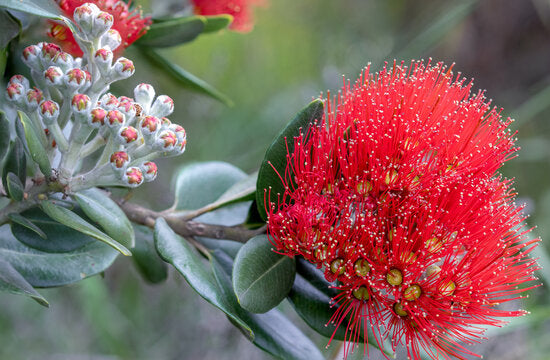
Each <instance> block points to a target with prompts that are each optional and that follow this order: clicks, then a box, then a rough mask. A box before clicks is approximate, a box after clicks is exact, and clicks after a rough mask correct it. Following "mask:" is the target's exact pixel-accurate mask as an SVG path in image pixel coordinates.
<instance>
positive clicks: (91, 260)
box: [0, 225, 118, 287]
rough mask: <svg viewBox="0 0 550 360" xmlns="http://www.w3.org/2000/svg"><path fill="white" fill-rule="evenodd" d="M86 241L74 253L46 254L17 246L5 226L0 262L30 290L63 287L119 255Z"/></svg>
mask: <svg viewBox="0 0 550 360" xmlns="http://www.w3.org/2000/svg"><path fill="white" fill-rule="evenodd" d="M44 230H45V232H46V234H48V235H50V234H49V232H48V231H47V230H46V229H44ZM88 239H89V241H88V242H87V244H86V245H84V246H81V247H80V248H78V249H75V250H73V251H69V252H63V253H49V252H45V251H39V250H36V249H33V248H30V247H28V246H26V245H24V244H23V243H21V242H19V241H18V240H17V239H16V238H15V237H14V236H13V235H12V234H11V232H10V228H9V226H8V225H4V226H2V227H0V258H1V259H3V260H4V261H7V262H9V263H10V264H11V265H12V266H13V267H14V268H15V269H16V270H17V271H18V272H19V273H20V274H21V275H22V276H23V277H24V278H25V279H26V280H27V281H28V282H29V284H31V285H32V286H37V287H50V286H61V285H66V284H70V283H74V282H77V281H80V280H82V279H84V278H86V277H88V276H91V275H95V274H97V273H99V272H102V271H104V270H105V269H106V268H107V267H109V266H110V265H111V264H112V262H113V261H114V259H115V258H116V256H117V254H118V252H117V251H115V250H113V249H112V248H111V247H110V246H107V245H105V244H104V243H102V242H100V241H95V240H93V239H91V238H88ZM48 240H49V241H55V237H52V236H48Z"/></svg>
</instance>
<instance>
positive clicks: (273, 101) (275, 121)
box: [0, 0, 550, 360]
mask: <svg viewBox="0 0 550 360" xmlns="http://www.w3.org/2000/svg"><path fill="white" fill-rule="evenodd" d="M136 3H139V4H142V5H143V7H144V9H145V13H148V12H149V13H150V12H151V11H152V12H153V13H154V14H155V15H156V16H165V15H167V14H168V13H169V12H171V11H173V9H177V8H178V7H181V4H178V3H177V2H176V1H159V0H155V1H152V0H151V1H149V2H140V1H136ZM22 41H23V42H24V41H25V39H22ZM162 53H163V54H165V55H166V56H168V57H169V58H170V59H171V60H172V61H174V62H176V63H178V64H179V65H180V66H182V67H183V68H185V69H186V70H188V71H190V72H192V73H194V74H195V75H197V76H199V77H200V78H202V79H204V80H206V81H208V82H209V83H210V84H212V85H213V86H215V87H216V88H217V89H219V90H220V91H222V92H223V93H225V94H227V95H228V96H229V97H230V98H231V99H232V100H233V101H234V103H235V105H234V106H233V107H227V106H225V105H223V104H221V103H219V102H217V101H215V100H212V99H210V98H207V97H204V96H201V95H197V94H195V93H192V92H190V91H188V90H185V89H182V88H181V87H179V86H178V85H177V84H176V83H175V82H174V81H172V79H171V78H170V77H169V76H166V75H164V73H162V72H160V71H158V69H155V68H154V67H151V66H150V65H149V64H148V63H146V62H145V61H144V59H143V58H140V56H139V54H138V53H137V52H136V51H135V50H131V49H129V50H128V51H127V52H126V54H125V56H127V57H129V58H131V59H133V60H135V64H136V68H137V71H136V75H135V76H134V77H132V78H131V79H129V80H128V81H126V83H125V84H122V85H121V86H119V87H118V90H121V91H124V92H125V93H120V94H118V95H128V94H131V92H130V91H131V89H132V88H133V87H134V86H135V85H136V84H137V83H138V82H149V83H151V84H153V85H154V86H155V88H156V89H157V93H165V94H168V95H170V96H171V97H173V98H174V100H175V103H176V113H175V114H174V115H172V117H171V119H172V121H174V122H177V123H179V124H182V125H183V126H184V127H185V128H186V130H187V134H188V147H187V151H186V153H185V154H184V156H181V157H179V158H177V159H167V160H165V161H162V162H159V168H160V172H159V174H160V175H159V178H158V180H157V181H156V182H154V183H150V184H147V185H144V186H143V187H141V188H140V189H139V191H138V192H137V194H136V199H137V201H139V202H141V203H147V204H148V205H150V206H152V207H154V208H156V209H162V208H166V207H168V206H170V204H171V201H172V200H173V199H172V196H171V194H170V193H171V190H170V186H171V184H170V183H171V181H170V180H171V177H172V174H173V173H174V171H176V169H177V168H178V167H179V166H181V165H183V164H186V163H189V162H192V161H201V160H224V161H228V162H230V163H232V164H234V165H236V166H238V167H240V168H242V169H243V170H245V171H247V172H252V171H255V170H256V169H257V168H258V166H259V163H260V161H261V159H262V157H263V154H264V152H265V150H266V148H267V146H268V145H269V143H270V141H271V139H272V138H273V137H274V136H275V135H276V134H277V133H278V131H279V130H280V129H281V128H282V127H283V126H284V125H285V124H286V122H287V121H289V120H290V119H291V118H292V117H293V115H294V114H295V113H296V112H297V111H298V110H299V109H300V108H302V107H303V106H304V105H305V104H306V103H308V102H309V101H310V100H311V99H312V98H313V97H317V96H318V95H319V94H320V93H321V92H324V93H326V90H331V91H332V92H336V91H337V90H338V88H339V87H340V86H341V84H342V79H343V77H342V76H343V75H345V77H346V78H349V79H352V80H354V79H355V78H356V76H357V75H358V74H359V72H360V71H361V69H362V68H363V67H364V66H365V65H367V64H368V63H369V62H370V63H372V69H374V70H377V69H380V68H381V67H382V66H383V64H384V61H390V62H392V61H393V59H398V60H405V62H408V61H409V60H410V59H428V58H433V59H434V60H433V61H434V62H437V61H444V62H446V63H447V64H451V63H453V62H455V63H456V65H455V68H454V69H455V71H461V72H462V73H463V75H464V76H465V77H467V78H472V77H473V78H475V87H476V88H479V89H486V90H487V97H488V98H491V99H493V103H494V105H495V106H498V107H501V106H502V107H503V108H504V110H503V114H504V115H505V116H512V117H513V118H515V119H517V121H516V122H515V123H514V124H513V129H514V130H518V131H519V135H518V138H519V141H518V144H519V146H521V147H522V150H521V152H520V155H519V157H518V158H516V159H514V160H512V161H510V162H509V163H508V164H506V165H505V167H504V170H503V172H504V174H505V175H506V176H508V177H514V178H515V184H516V189H517V191H518V193H519V198H518V202H519V203H526V204H527V210H526V211H527V212H528V213H529V214H531V215H532V216H531V217H530V218H529V219H528V222H529V225H531V226H534V225H535V224H536V225H538V228H536V229H535V230H534V231H533V234H534V236H540V237H541V238H543V239H549V238H550V236H549V234H550V221H549V220H548V219H550V161H549V154H550V119H549V118H548V115H547V114H548V111H549V109H550V1H548V0H484V1H482V0H479V1H474V0H461V1H456V0H454V1H450V0H448V1H442V0H417V1H406V0H395V1H394V0H336V1H335V0H299V1H298V0H271V1H270V5H269V6H268V7H266V8H257V11H256V27H255V29H254V31H252V32H251V33H249V34H237V33H232V32H229V31H223V32H221V33H218V34H211V35H203V36H201V37H199V38H198V39H197V40H196V41H194V42H193V43H191V44H187V45H185V46H181V47H176V48H171V49H167V50H163V51H162ZM546 248H547V246H543V247H541V249H539V253H538V254H536V256H539V257H541V260H540V263H541V264H542V265H544V264H545V263H546V262H547V260H546V255H545V250H546ZM546 273H550V264H549V266H547V267H546V269H545V270H543V272H542V273H541V275H542V276H543V277H545V278H546V280H550V276H546V275H545V274H546ZM41 293H42V294H43V295H44V296H45V297H46V298H47V299H48V300H49V301H50V304H51V307H50V309H44V308H42V307H40V306H38V305H36V304H35V303H34V302H33V301H32V300H29V299H27V298H22V297H21V298H20V297H14V296H11V295H5V294H1V295H0V308H1V309H2V311H0V359H71V360H72V359H76V360H79V359H90V360H103V359H105V360H111V359H113V360H114V359H264V358H265V359H268V358H270V357H269V356H268V355H266V354H264V353H263V352H261V351H260V350H258V349H256V348H255V347H254V346H253V345H252V344H251V343H249V342H248V341H247V340H246V339H245V338H244V337H243V336H241V335H240V333H239V332H238V330H236V329H235V328H233V327H232V326H231V325H230V324H229V323H228V322H227V320H226V319H225V317H224V316H223V315H222V313H221V312H219V311H217V310H215V309H214V308H213V307H211V306H209V305H208V304H207V303H205V302H204V301H203V300H202V299H201V298H199V297H198V296H197V295H196V294H194V293H193V292H192V290H190V288H189V287H188V286H187V285H186V284H185V283H184V280H183V278H181V277H180V276H178V275H176V274H171V276H170V278H169V280H168V282H167V283H164V284H160V285H155V286H152V285H148V284H146V283H145V282H144V281H143V280H141V278H140V276H139V274H137V272H136V271H135V269H134V268H133V266H132V264H131V261H129V260H128V259H119V260H117V262H116V263H115V265H114V266H113V267H112V268H110V269H109V270H108V271H107V272H106V274H105V277H104V278H101V277H95V278H91V279H88V280H85V281H83V282H81V283H79V284H76V285H74V286H70V287H66V288H61V289H44V290H41ZM524 303H525V307H526V308H527V309H528V310H531V311H532V312H533V315H531V316H529V317H525V318H521V319H518V320H517V321H515V322H514V325H512V326H508V327H505V328H503V329H498V330H496V331H493V334H494V335H493V336H491V338H490V340H489V341H488V342H485V343H484V344H482V345H479V346H477V347H474V350H475V351H477V352H480V353H482V354H483V355H484V357H485V358H486V359H510V360H512V359H518V358H529V359H541V360H545V359H548V358H549V357H548V355H547V354H548V352H549V351H550V343H549V342H548V341H546V338H547V335H548V333H549V331H550V321H547V318H548V316H550V293H549V292H548V288H547V287H546V286H543V287H540V288H538V289H536V290H535V291H532V292H531V296H530V298H529V299H526V300H525V301H524ZM282 306H283V308H289V306H288V305H287V304H283V305H282ZM289 313H290V316H291V317H293V318H296V316H295V315H293V314H292V311H290V310H289ZM296 321H297V322H298V323H300V321H299V320H296ZM300 326H301V327H302V328H304V329H305V325H303V323H300ZM305 331H307V329H305ZM312 336H313V339H314V340H315V341H316V342H317V343H318V344H319V345H320V346H321V347H323V348H324V345H326V341H327V340H326V339H324V338H321V337H320V336H316V335H315V334H312ZM333 348H335V346H332V347H331V348H329V350H327V351H326V352H327V354H330V353H331V351H334V350H333ZM371 358H372V359H377V358H378V357H377V354H376V351H374V350H373V351H372V352H371ZM398 358H401V357H398ZM404 358H405V357H404Z"/></svg>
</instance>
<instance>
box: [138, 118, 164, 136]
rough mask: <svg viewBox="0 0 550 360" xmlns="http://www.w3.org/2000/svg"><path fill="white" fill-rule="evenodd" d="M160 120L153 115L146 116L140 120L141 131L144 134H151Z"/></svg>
mask: <svg viewBox="0 0 550 360" xmlns="http://www.w3.org/2000/svg"><path fill="white" fill-rule="evenodd" d="M159 125H160V120H159V119H158V118H156V117H154V116H146V117H144V118H143V120H141V124H140V126H141V132H142V133H143V134H144V135H153V134H155V133H156V132H157V130H158V128H159Z"/></svg>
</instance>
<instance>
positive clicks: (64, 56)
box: [52, 51, 75, 71]
mask: <svg viewBox="0 0 550 360" xmlns="http://www.w3.org/2000/svg"><path fill="white" fill-rule="evenodd" d="M52 63H53V65H55V66H59V67H60V68H61V70H63V71H67V70H69V69H70V68H73V67H74V66H75V61H74V58H73V57H72V56H71V54H69V53H66V52H64V51H60V52H58V53H57V54H56V55H55V56H54V57H53V59H52Z"/></svg>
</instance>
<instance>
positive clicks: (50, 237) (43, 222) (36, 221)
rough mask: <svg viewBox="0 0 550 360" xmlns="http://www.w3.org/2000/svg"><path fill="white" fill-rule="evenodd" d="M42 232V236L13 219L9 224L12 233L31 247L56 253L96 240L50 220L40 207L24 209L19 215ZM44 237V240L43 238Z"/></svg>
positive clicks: (71, 249)
mask: <svg viewBox="0 0 550 360" xmlns="http://www.w3.org/2000/svg"><path fill="white" fill-rule="evenodd" d="M20 216H21V217H23V218H24V219H26V220H27V221H29V222H30V223H31V224H33V225H34V226H36V227H37V228H39V230H40V231H42V232H43V234H44V237H43V236H42V235H40V234H39V233H38V232H37V231H36V230H34V229H31V227H30V226H29V225H24V224H22V223H21V222H19V221H15V222H14V223H12V225H11V231H12V233H13V235H14V236H15V237H16V238H17V240H19V241H20V242H22V243H23V244H25V245H26V246H29V247H31V248H33V249H36V250H39V251H44V252H51V253H58V252H71V251H75V250H78V249H80V248H81V247H83V246H85V245H88V244H89V243H91V242H95V241H96V240H95V239H93V238H91V237H89V236H87V235H84V234H83V233H81V232H78V231H76V230H73V229H71V228H68V227H66V226H65V225H62V224H60V223H58V222H57V221H55V220H52V218H50V217H49V216H48V215H46V214H45V213H44V212H43V211H42V210H41V209H40V208H38V207H36V208H33V209H30V210H27V211H24V212H22V213H21V215H20ZM45 239H46V240H45Z"/></svg>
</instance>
